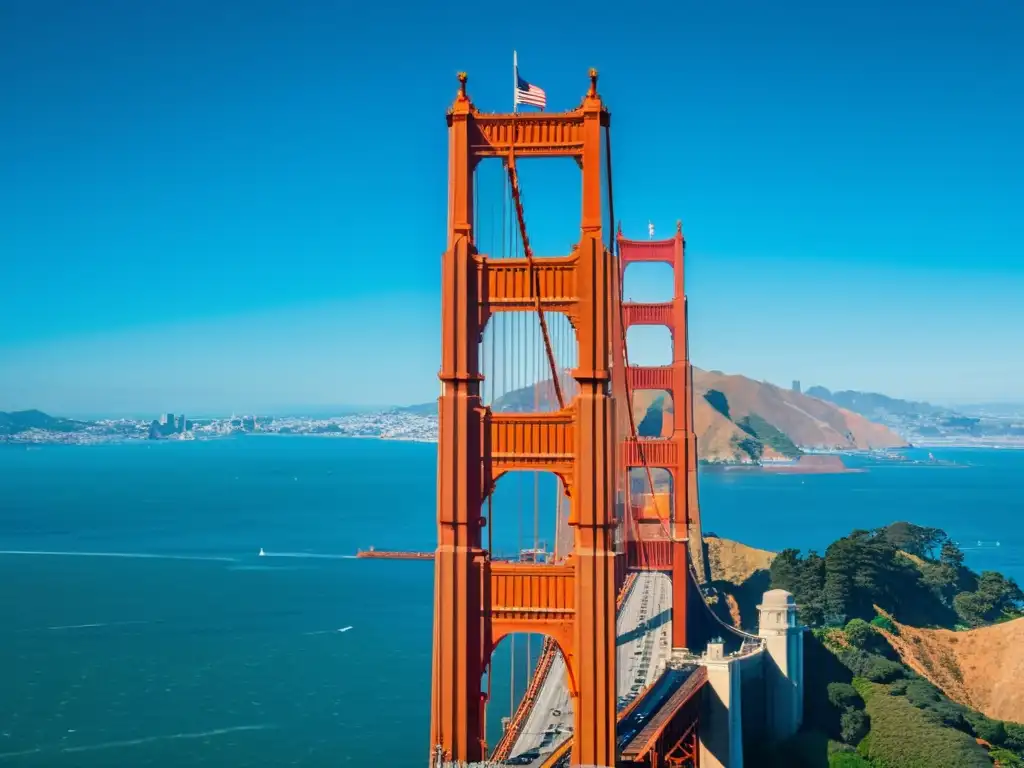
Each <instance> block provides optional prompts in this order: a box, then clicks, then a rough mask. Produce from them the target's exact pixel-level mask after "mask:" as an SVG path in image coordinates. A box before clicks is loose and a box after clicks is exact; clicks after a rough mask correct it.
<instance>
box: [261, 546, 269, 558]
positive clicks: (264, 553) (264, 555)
mask: <svg viewBox="0 0 1024 768" xmlns="http://www.w3.org/2000/svg"><path fill="white" fill-rule="evenodd" d="M266 556H267V553H266V552H264V551H263V547H260V557H266Z"/></svg>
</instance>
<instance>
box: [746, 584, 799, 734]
mask: <svg viewBox="0 0 1024 768" xmlns="http://www.w3.org/2000/svg"><path fill="white" fill-rule="evenodd" d="M757 610H758V630H757V634H758V636H759V637H761V638H763V639H764V641H765V651H766V652H767V653H768V656H769V658H770V659H771V663H767V661H766V666H765V710H766V715H767V717H766V723H765V725H766V726H767V735H768V736H769V738H771V739H772V740H773V741H782V740H783V739H787V738H789V737H790V736H792V735H793V734H794V733H796V732H797V731H798V730H799V729H800V725H801V724H802V723H803V719H804V631H803V627H800V626H798V625H797V620H796V601H795V600H794V599H793V596H792V595H791V594H789V592H786V591H785V590H782V589H773V590H771V591H769V592H765V593H764V597H762V598H761V604H760V605H759V606H757Z"/></svg>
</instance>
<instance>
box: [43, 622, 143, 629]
mask: <svg viewBox="0 0 1024 768" xmlns="http://www.w3.org/2000/svg"><path fill="white" fill-rule="evenodd" d="M150 623H151V622H148V621H105V622H100V623H98V624H61V625H60V626H57V627H47V629H49V630H57V629H94V628H96V627H126V626H128V625H130V624H150Z"/></svg>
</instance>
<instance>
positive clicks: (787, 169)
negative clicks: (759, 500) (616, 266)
mask: <svg viewBox="0 0 1024 768" xmlns="http://www.w3.org/2000/svg"><path fill="white" fill-rule="evenodd" d="M514 10H515V12H514V13H510V12H507V11H506V10H500V9H499V7H498V6H491V5H484V4H481V5H480V6H479V7H476V8H473V9H472V10H470V9H468V8H467V6H465V5H464V4H463V5H457V4H454V3H452V4H449V5H448V6H447V7H445V6H444V4H436V3H389V2H378V3H369V4H358V5H357V6H353V5H352V4H350V3H341V2H327V1H326V0H315V1H313V0H308V1H306V2H284V1H283V0H282V1H281V2H265V1H262V0H248V1H246V2H242V0H237V1H236V0H218V2H216V3H210V2H200V1H196V0H180V1H176V2H170V0H151V1H150V2H146V3H139V2H135V0H123V1H120V2H117V1H114V0H94V1H93V2H89V3H81V2H76V1H75V0H67V1H66V2H54V1H53V0H9V2H6V3H4V5H3V10H2V11H0V83H2V86H0V126H3V129H2V130H3V134H2V141H0V211H3V214H2V216H3V224H2V226H0V280H2V284H3V286H4V291H3V300H2V301H0V409H17V408H28V407H39V408H43V409H45V410H48V411H51V412H56V413H69V414H83V413H101V412H110V413H115V412H116V413H126V412H128V413H130V412H138V413H145V414H149V413H154V412H158V411H163V410H171V411H181V410H188V411H189V412H197V411H221V410H238V411H245V410H252V409H259V410H265V409H275V408H283V407H291V406H296V405H330V404H341V403H352V404H358V403H364V404H373V403H395V402H417V401H424V400H428V399H431V398H433V397H435V396H436V394H437V391H438V384H437V379H436V372H437V368H438V362H439V344H438V336H439V306H438V301H439V283H440V274H439V266H440V259H439V257H440V253H441V251H442V249H443V246H444V237H445V233H444V227H445V210H446V195H445V185H446V135H445V127H444V111H445V108H446V107H447V105H448V104H449V103H450V101H451V99H452V97H453V96H454V94H455V90H456V81H455V77H454V76H455V73H456V72H457V71H458V70H466V71H468V72H469V76H470V92H471V95H472V97H473V98H474V101H475V102H476V103H477V105H478V106H479V107H480V108H481V109H486V110H508V109H509V108H510V106H511V105H510V99H511V93H510V81H511V78H512V73H511V71H510V70H511V57H512V49H513V48H516V49H518V51H519V62H520V69H521V72H522V74H523V76H524V77H526V78H528V79H530V80H531V81H534V82H536V83H537V84H538V85H540V86H541V87H543V88H545V89H546V90H547V93H548V98H549V107H550V108H552V109H560V108H570V107H572V106H575V105H576V104H577V103H578V102H579V99H580V97H581V96H582V94H583V92H584V91H585V88H586V70H587V68H588V67H590V66H596V67H598V68H599V70H600V72H601V81H600V90H601V93H602V95H603V96H604V97H605V99H606V101H607V102H608V104H609V106H610V108H611V109H612V113H613V149H614V163H615V164H614V172H615V177H614V178H615V196H616V210H615V213H616V216H617V217H618V218H619V219H621V220H622V221H623V225H624V227H625V228H626V231H627V233H628V234H632V235H634V236H636V237H644V236H645V235H646V224H647V221H648V219H650V220H653V221H654V223H655V226H656V228H657V232H658V234H659V235H660V234H669V233H671V231H672V229H673V226H674V222H675V220H676V219H679V218H681V219H683V221H684V225H685V229H686V233H687V238H688V241H689V249H688V259H689V265H688V266H689V274H688V285H689V292H690V296H691V305H692V306H691V320H692V326H693V327H692V335H691V351H692V356H693V359H694V361H695V362H696V363H697V364H698V365H701V366H703V367H707V368H718V369H722V370H727V371H731V372H738V373H744V374H747V375H750V376H753V377H755V378H765V379H768V380H771V381H776V382H779V383H783V384H786V385H788V384H789V382H790V381H791V380H792V379H800V380H801V381H802V382H803V383H804V385H805V386H808V385H810V384H814V383H820V384H824V385H826V386H829V387H831V388H858V389H872V390H876V391H883V392H886V393H889V394H892V395H896V396H906V397H920V398H932V399H935V400H947V401H948V400H961V401H979V400H996V399H1003V400H1005V399H1017V400H1021V399H1024V384H1022V382H1024V354H1021V353H1020V351H1019V350H1020V349H1021V348H1022V347H1024V344H1022V341H1024V302H1022V301H1021V300H1020V297H1021V296H1022V295H1024V246H1022V245H1021V244H1022V243H1024V215H1021V205H1022V202H1024V143H1022V142H1021V140H1020V137H1021V136H1022V135H1024V106H1022V104H1024V102H1022V101H1021V98H1020V94H1021V93H1024V57H1022V56H1021V55H1020V52H1019V40H1020V37H1021V35H1022V34H1024V6H1022V5H1021V4H1020V3H1019V2H1015V0H1003V1H999V0H992V1H991V2H983V3H970V2H966V1H965V2H946V3H941V4H932V3H909V2H881V1H876V0H870V1H868V2H864V3H859V4H856V5H853V4H834V3H821V2H804V1H803V0H799V1H797V0H793V1H791V2H777V3H758V2H747V3H744V2H730V3H692V2H683V3H680V2H665V3H650V4H646V5H634V6H630V10H628V11H627V10H624V9H623V7H622V6H621V4H613V3H610V2H609V3H607V4H605V5H601V4H597V5H594V6H592V7H591V9H590V10H589V11H586V12H583V11H581V10H579V9H578V8H577V6H575V5H573V4H561V5H559V4H551V3H530V2H524V3H520V4H518V5H516V6H514ZM555 166H557V167H556V168H555V169H553V170H552V169H551V168H550V164H549V167H547V168H542V167H536V168H534V167H524V169H523V186H524V197H525V200H526V215H527V222H528V225H529V227H530V233H531V239H532V240H533V242H534V245H535V248H536V250H537V251H538V252H539V253H548V254H560V253H564V252H565V251H566V249H567V247H568V244H569V243H570V242H572V241H573V240H574V239H575V237H576V236H577V234H578V207H577V206H578V189H579V182H578V180H577V178H576V176H575V175H574V174H575V170H574V167H573V166H572V165H571V164H567V165H561V166H559V165H558V164H557V163H556V164H555ZM496 178H497V177H496V176H493V174H492V176H491V177H490V181H491V182H492V183H484V182H483V181H482V182H481V192H480V194H481V206H480V208H481V210H480V215H481V217H483V218H487V219H488V221H491V222H492V229H493V228H495V227H496V226H498V225H493V222H494V221H496V220H497V218H496V217H497V216H498V215H499V213H498V212H499V211H500V205H501V199H500V198H501V193H500V189H499V186H498V184H497V183H495V179H496ZM562 182H564V183H565V184H566V185H568V186H567V187H566V188H567V189H569V190H571V191H570V192H569V193H568V194H566V193H564V192H562V191H561V190H560V188H559V187H557V186H556V185H557V184H559V183H562ZM572 185H575V186H574V187H573V186H572ZM482 229H483V227H482ZM481 239H482V242H481V247H482V249H483V250H487V249H488V247H489V244H488V243H487V242H486V238H483V237H482V238H481ZM665 277H666V275H665V273H664V272H663V271H662V272H659V271H658V270H657V269H650V270H639V271H637V272H635V273H632V274H630V275H627V283H626V290H627V292H628V293H629V294H630V295H632V296H633V298H636V299H645V298H649V299H653V298H662V297H663V289H664V284H665ZM630 344H631V350H632V354H633V357H634V358H635V359H636V360H639V361H641V362H658V361H659V359H661V357H662V356H663V355H664V353H663V351H661V350H659V345H660V346H662V347H663V345H664V342H663V341H662V340H661V339H660V337H658V336H657V335H656V334H645V333H638V334H636V336H635V337H634V336H631V337H630ZM659 352H661V354H660V355H659Z"/></svg>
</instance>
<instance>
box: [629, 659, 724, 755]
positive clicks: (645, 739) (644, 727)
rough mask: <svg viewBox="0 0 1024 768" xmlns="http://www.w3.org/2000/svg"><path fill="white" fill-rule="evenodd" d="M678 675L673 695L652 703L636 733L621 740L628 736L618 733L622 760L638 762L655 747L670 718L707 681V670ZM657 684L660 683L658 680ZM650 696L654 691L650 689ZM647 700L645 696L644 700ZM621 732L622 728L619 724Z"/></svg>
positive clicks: (686, 670)
mask: <svg viewBox="0 0 1024 768" xmlns="http://www.w3.org/2000/svg"><path fill="white" fill-rule="evenodd" d="M676 671H677V670H669V672H666V673H665V675H664V676H663V678H662V679H664V678H667V677H669V675H670V673H672V672H676ZM678 672H679V673H680V676H679V677H677V678H676V680H677V681H678V684H677V685H675V686H674V688H673V690H672V693H671V694H670V695H669V696H667V697H663V698H661V699H660V701H657V702H652V707H653V708H654V712H653V714H652V715H651V716H650V717H649V718H647V719H646V720H645V721H643V722H642V723H641V724H640V728H639V732H634V735H633V736H632V737H631V738H628V739H627V738H624V737H625V736H626V735H627V734H626V733H624V732H623V731H622V730H620V731H619V733H620V738H619V746H620V748H621V749H622V757H623V759H624V760H630V761H634V762H635V761H637V760H640V759H641V758H643V757H644V756H645V755H646V754H647V753H648V752H649V751H650V750H651V748H652V747H653V746H654V744H655V742H656V741H657V740H658V737H659V736H660V735H661V732H662V731H664V730H665V728H666V726H668V724H669V723H670V722H671V721H672V718H673V717H675V716H676V714H677V713H678V712H679V710H681V709H682V708H683V707H684V706H685V705H686V703H687V702H688V701H690V699H692V698H693V696H694V695H695V694H696V693H697V692H698V691H700V689H701V688H702V687H703V685H704V683H706V682H707V679H708V671H707V668H706V667H700V666H696V665H694V666H691V667H684V668H683V669H681V670H678ZM659 682H660V681H659ZM652 693H653V690H652ZM644 698H645V699H646V698H649V697H647V696H645V697H644ZM620 729H621V725H620Z"/></svg>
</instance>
